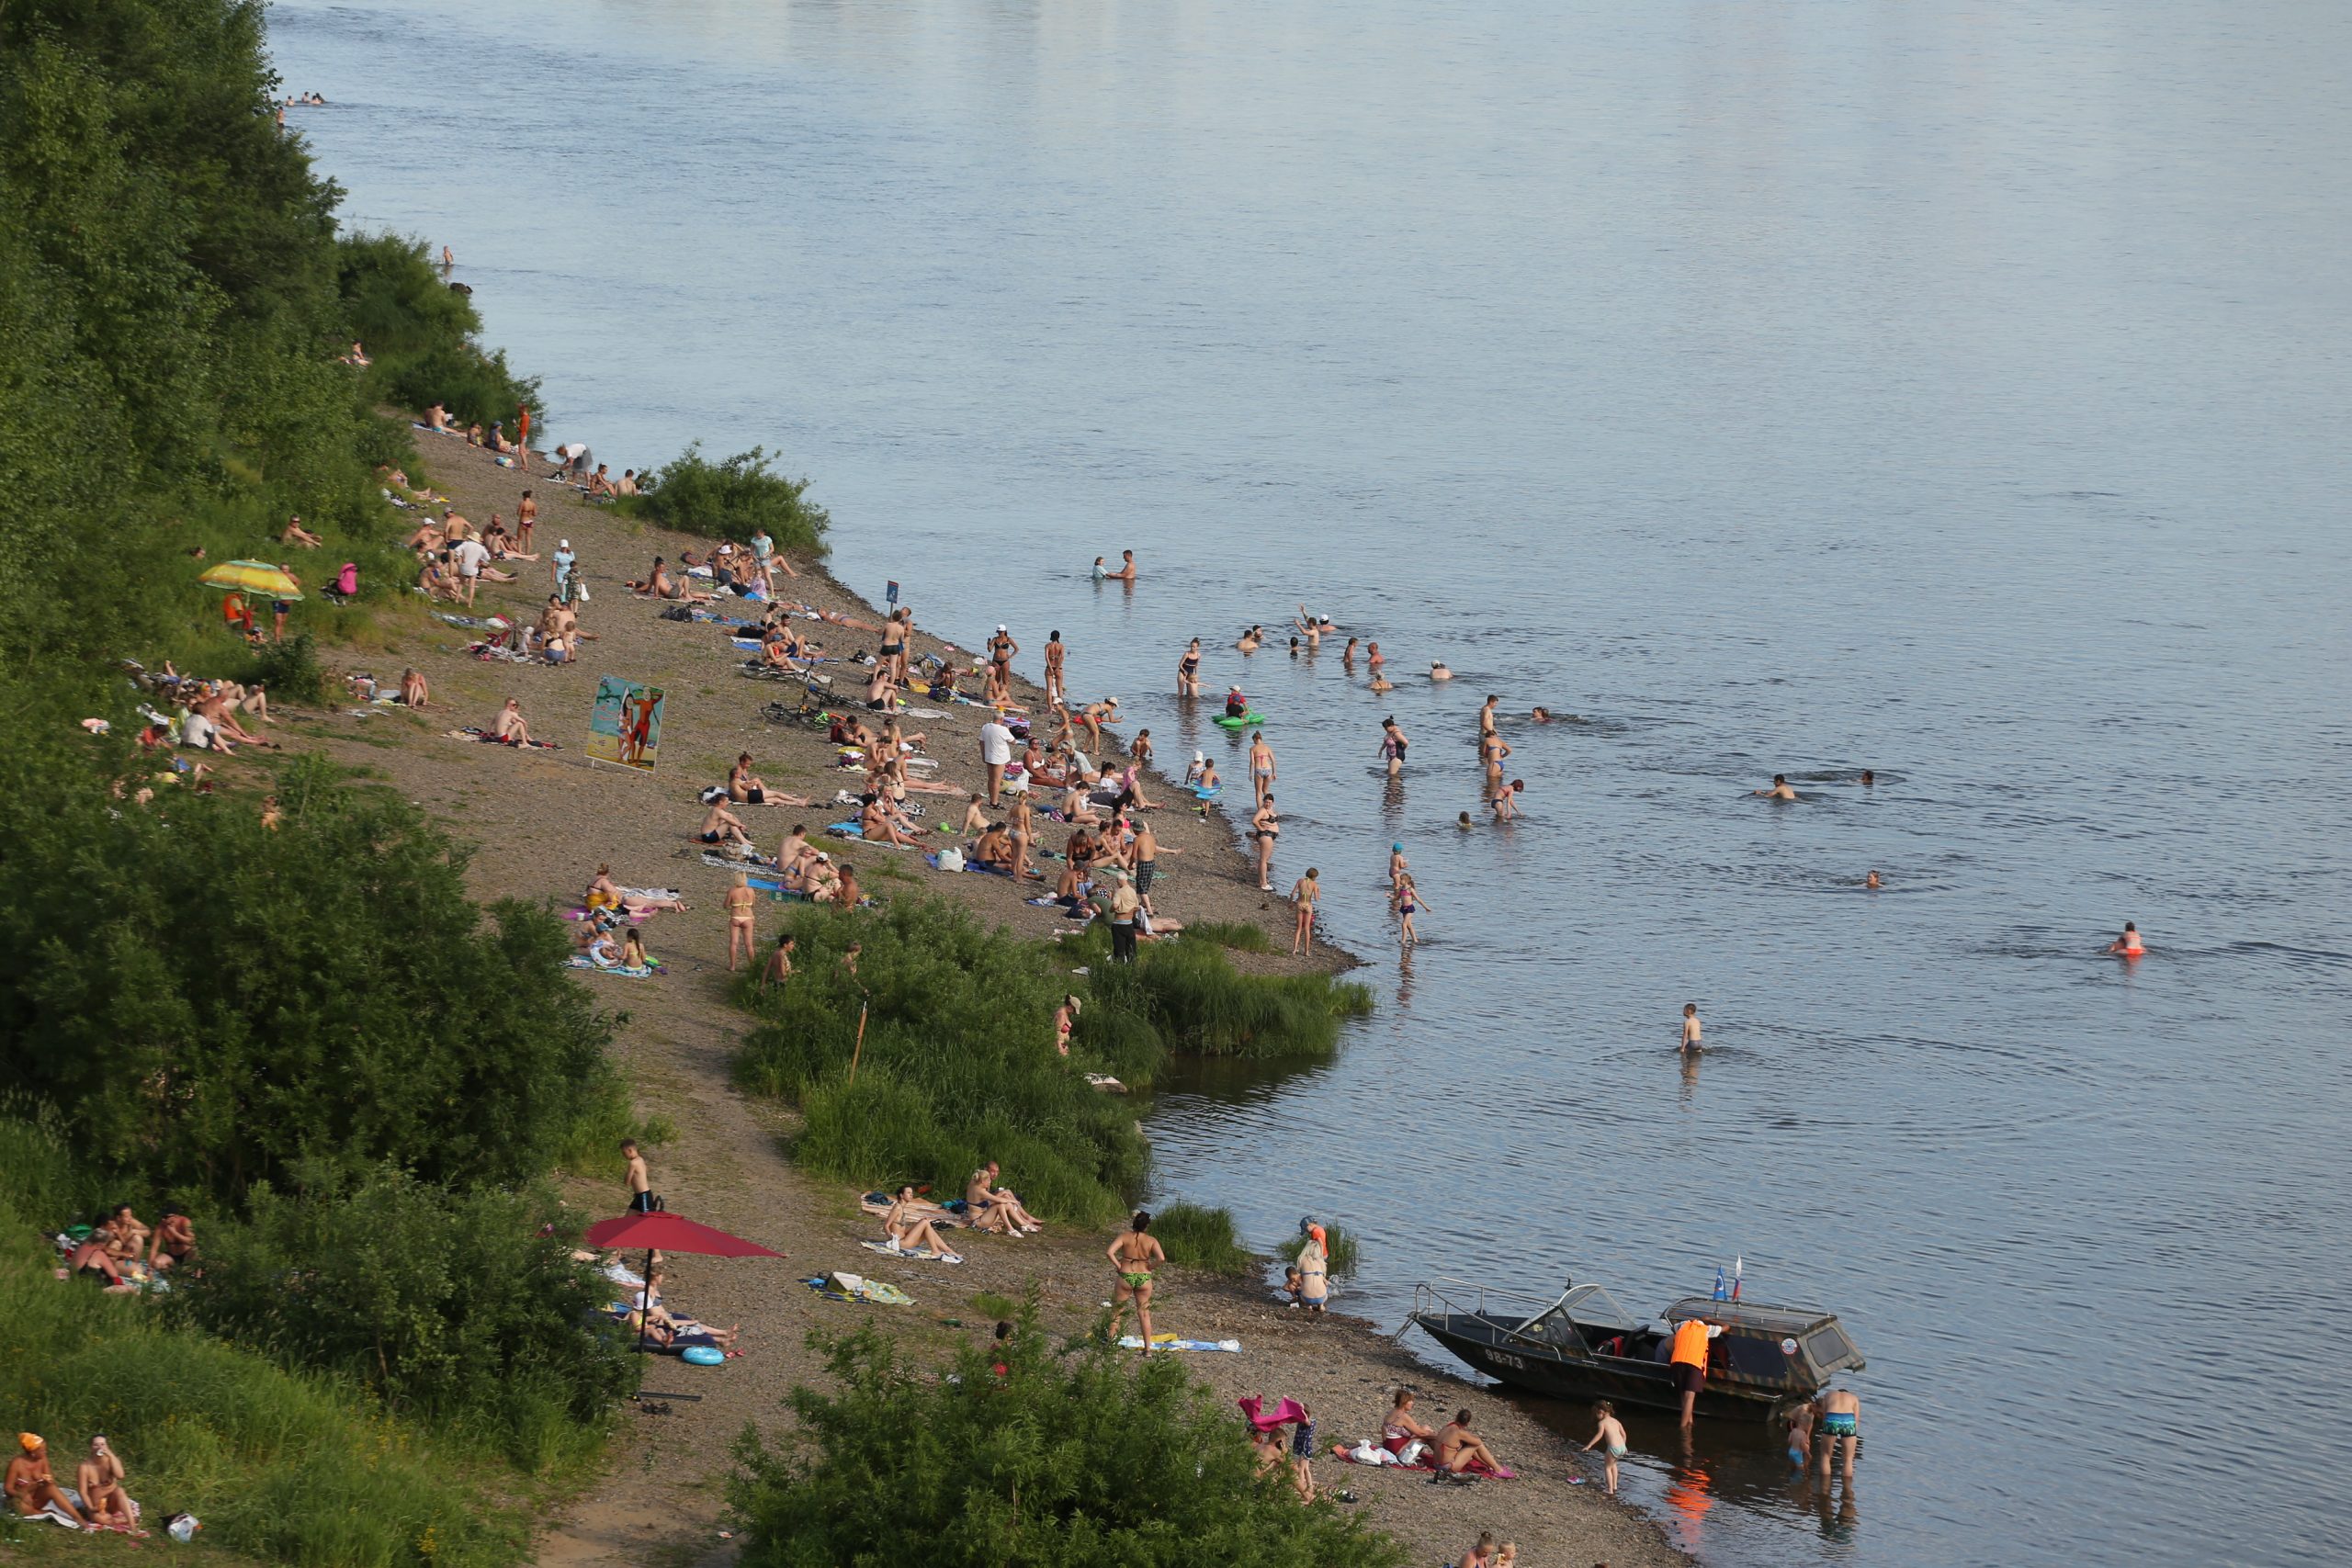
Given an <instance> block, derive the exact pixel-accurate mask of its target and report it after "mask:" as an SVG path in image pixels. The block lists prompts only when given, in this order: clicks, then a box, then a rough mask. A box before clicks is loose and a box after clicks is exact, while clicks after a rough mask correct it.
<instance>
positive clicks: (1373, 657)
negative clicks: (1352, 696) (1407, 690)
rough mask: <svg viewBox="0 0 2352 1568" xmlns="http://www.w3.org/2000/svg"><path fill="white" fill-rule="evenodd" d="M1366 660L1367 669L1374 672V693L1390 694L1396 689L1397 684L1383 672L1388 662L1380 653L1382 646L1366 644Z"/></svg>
mask: <svg viewBox="0 0 2352 1568" xmlns="http://www.w3.org/2000/svg"><path fill="white" fill-rule="evenodd" d="M1364 660H1365V663H1366V665H1367V667H1368V668H1370V670H1371V671H1372V686H1371V689H1372V690H1373V691H1375V692H1388V691H1394V690H1395V689H1396V684H1395V682H1391V681H1390V680H1389V679H1388V677H1387V676H1386V675H1385V674H1384V673H1383V672H1382V671H1383V668H1384V667H1385V665H1386V664H1387V662H1388V660H1387V657H1386V656H1385V655H1384V654H1383V653H1382V652H1381V651H1380V645H1379V644H1378V643H1376V642H1368V643H1366V644H1364Z"/></svg>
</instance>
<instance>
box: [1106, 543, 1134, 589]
mask: <svg viewBox="0 0 2352 1568" xmlns="http://www.w3.org/2000/svg"><path fill="white" fill-rule="evenodd" d="M1103 575H1104V576H1105V577H1107V578H1108V579H1109V580H1110V581H1113V582H1133V581H1135V580H1136V553H1135V551H1133V550H1121V551H1120V552H1119V570H1116V571H1113V572H1106V573H1104V574H1103Z"/></svg>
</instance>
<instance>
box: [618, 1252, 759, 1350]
mask: <svg viewBox="0 0 2352 1568" xmlns="http://www.w3.org/2000/svg"><path fill="white" fill-rule="evenodd" d="M669 1278H670V1276H669V1274H668V1273H667V1272H666V1271H665V1270H663V1269H654V1270H653V1272H652V1273H651V1274H650V1275H648V1276H647V1277H646V1280H645V1289H643V1290H642V1291H639V1292H638V1293H637V1296H636V1299H635V1310H634V1311H633V1312H632V1313H631V1314H630V1317H631V1323H630V1326H631V1327H636V1326H637V1321H636V1320H637V1319H638V1318H639V1317H640V1316H641V1317H642V1319H643V1320H644V1324H645V1326H646V1328H647V1330H648V1335H649V1337H652V1338H655V1339H657V1340H658V1342H659V1343H661V1344H663V1345H667V1346H669V1347H671V1348H673V1349H678V1348H684V1347H685V1346H688V1345H715V1346H717V1347H718V1348H720V1349H722V1350H725V1349H731V1348H733V1347H734V1344H735V1341H736V1338H737V1337H739V1336H740V1335H741V1332H742V1325H741V1324H737V1325H731V1326H729V1327H726V1328H713V1327H711V1326H710V1325H708V1324H705V1323H697V1322H696V1321H695V1320H694V1319H693V1318H691V1317H678V1316H675V1315H673V1314H672V1313H671V1311H670V1309H669V1307H668V1306H667V1305H666V1304H665V1303H663V1302H662V1285H663V1284H664V1283H666V1282H667V1281H668V1280H669ZM656 1329H658V1330H660V1331H661V1332H660V1333H659V1334H656V1333H654V1332H653V1331H654V1330H656Z"/></svg>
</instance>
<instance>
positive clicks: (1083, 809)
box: [1060, 779, 1103, 828]
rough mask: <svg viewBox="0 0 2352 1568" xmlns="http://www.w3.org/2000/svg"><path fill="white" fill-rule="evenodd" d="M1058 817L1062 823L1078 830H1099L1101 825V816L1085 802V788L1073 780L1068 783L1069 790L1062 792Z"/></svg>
mask: <svg viewBox="0 0 2352 1568" xmlns="http://www.w3.org/2000/svg"><path fill="white" fill-rule="evenodd" d="M1060 816H1061V819H1062V820H1063V821H1065V822H1069V823H1072V824H1074V825H1076V826H1078V827H1080V828H1100V827H1101V826H1102V825H1103V818H1102V816H1101V815H1100V814H1099V813H1097V812H1096V811H1095V809H1094V807H1093V806H1092V805H1091V803H1090V802H1089V801H1088V800H1087V797H1086V786H1085V785H1083V784H1080V783H1079V782H1078V781H1077V780H1075V779H1073V780H1071V781H1070V785H1069V789H1068V790H1066V791H1065V792H1063V795H1062V803H1061V807H1060Z"/></svg>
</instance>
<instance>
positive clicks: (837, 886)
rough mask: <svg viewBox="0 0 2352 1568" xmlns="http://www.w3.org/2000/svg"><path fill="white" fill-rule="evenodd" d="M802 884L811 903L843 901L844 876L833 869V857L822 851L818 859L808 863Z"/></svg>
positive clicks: (818, 854) (802, 875) (802, 876)
mask: <svg viewBox="0 0 2352 1568" xmlns="http://www.w3.org/2000/svg"><path fill="white" fill-rule="evenodd" d="M801 882H802V885H803V886H806V887H807V889H808V891H809V901H810V902H811V903H816V904H833V903H838V902H840V901H841V893H842V874H841V873H840V872H838V871H836V870H835V869H834V868H833V857H832V856H831V855H829V854H827V853H826V852H824V851H822V850H819V851H818V852H817V856H816V858H815V859H814V860H812V861H810V862H809V863H808V869H807V870H806V871H805V872H803V873H802V874H801Z"/></svg>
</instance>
